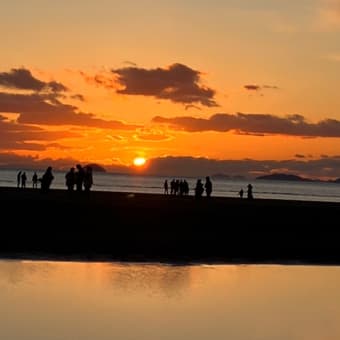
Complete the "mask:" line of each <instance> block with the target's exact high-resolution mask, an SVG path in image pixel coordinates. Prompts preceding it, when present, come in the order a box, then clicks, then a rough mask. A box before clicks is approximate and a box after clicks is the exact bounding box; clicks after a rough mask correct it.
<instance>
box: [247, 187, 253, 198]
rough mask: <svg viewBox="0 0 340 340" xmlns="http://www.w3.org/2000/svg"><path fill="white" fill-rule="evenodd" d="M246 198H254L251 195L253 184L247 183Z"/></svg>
mask: <svg viewBox="0 0 340 340" xmlns="http://www.w3.org/2000/svg"><path fill="white" fill-rule="evenodd" d="M247 198H248V200H252V199H253V198H254V197H253V186H252V185H251V184H248V190H247Z"/></svg>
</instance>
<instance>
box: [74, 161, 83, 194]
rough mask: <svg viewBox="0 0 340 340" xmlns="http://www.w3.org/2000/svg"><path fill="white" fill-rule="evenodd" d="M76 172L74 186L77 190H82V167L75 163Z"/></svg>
mask: <svg viewBox="0 0 340 340" xmlns="http://www.w3.org/2000/svg"><path fill="white" fill-rule="evenodd" d="M76 168H77V172H76V187H77V191H82V190H83V183H84V175H85V172H84V168H83V167H82V166H81V165H80V164H77V165H76Z"/></svg>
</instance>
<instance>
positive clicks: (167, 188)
mask: <svg viewBox="0 0 340 340" xmlns="http://www.w3.org/2000/svg"><path fill="white" fill-rule="evenodd" d="M164 194H165V195H169V185H168V180H167V179H166V180H165V181H164Z"/></svg>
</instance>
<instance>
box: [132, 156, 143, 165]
mask: <svg viewBox="0 0 340 340" xmlns="http://www.w3.org/2000/svg"><path fill="white" fill-rule="evenodd" d="M145 162H146V159H145V158H144V157H136V158H135V159H134V160H133V164H134V165H135V166H143V165H144V164H145Z"/></svg>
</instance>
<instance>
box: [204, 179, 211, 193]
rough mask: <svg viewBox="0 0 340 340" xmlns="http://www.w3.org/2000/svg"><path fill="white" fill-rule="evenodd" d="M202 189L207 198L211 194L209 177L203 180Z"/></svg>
mask: <svg viewBox="0 0 340 340" xmlns="http://www.w3.org/2000/svg"><path fill="white" fill-rule="evenodd" d="M204 188H205V193H206V194H207V197H210V196H211V193H212V182H211V180H210V177H209V176H207V177H206V178H205V184H204Z"/></svg>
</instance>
